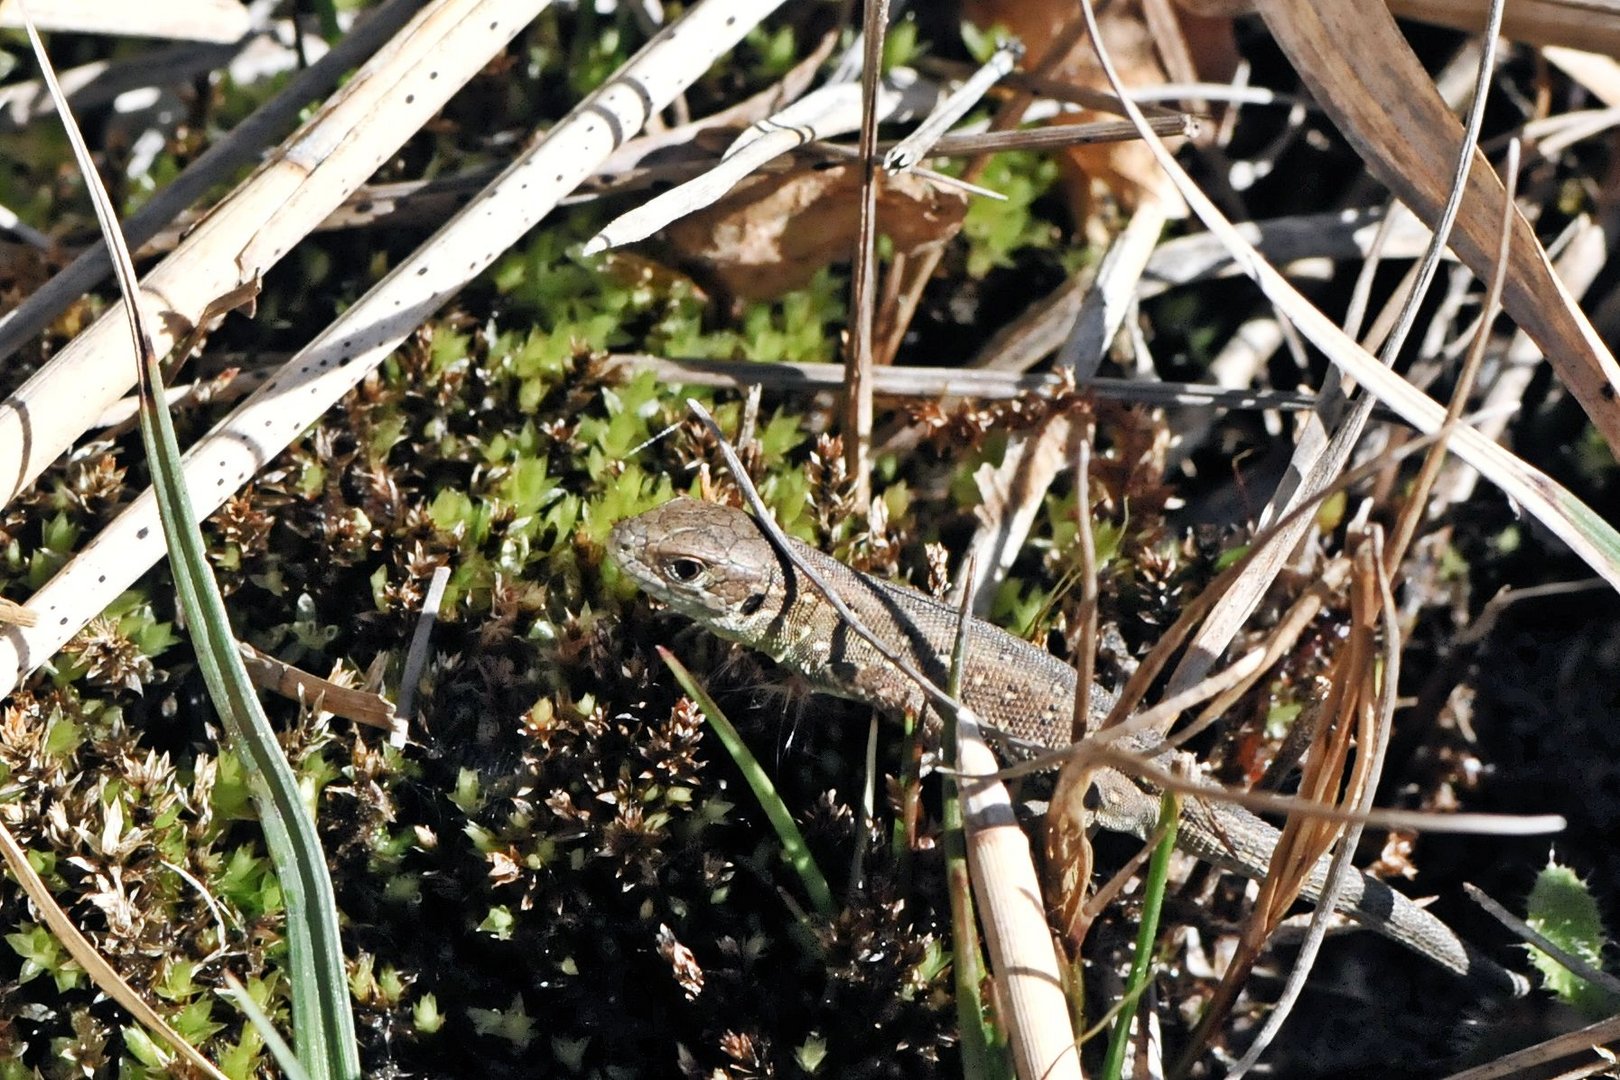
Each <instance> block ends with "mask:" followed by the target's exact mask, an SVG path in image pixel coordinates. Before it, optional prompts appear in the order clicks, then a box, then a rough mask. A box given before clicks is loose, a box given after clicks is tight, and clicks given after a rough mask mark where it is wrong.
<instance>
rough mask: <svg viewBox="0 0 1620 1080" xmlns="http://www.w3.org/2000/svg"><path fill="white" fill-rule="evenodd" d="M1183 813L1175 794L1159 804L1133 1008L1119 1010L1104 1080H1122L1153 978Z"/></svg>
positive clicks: (1131, 985) (1131, 982)
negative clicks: (1139, 1005)
mask: <svg viewBox="0 0 1620 1080" xmlns="http://www.w3.org/2000/svg"><path fill="white" fill-rule="evenodd" d="M1180 816H1181V811H1180V808H1179V806H1178V805H1177V799H1176V796H1175V793H1174V792H1169V791H1167V792H1165V793H1164V797H1163V798H1162V799H1161V800H1160V802H1159V828H1158V831H1160V832H1162V833H1163V834H1164V835H1163V836H1162V837H1161V838H1160V840H1159V844H1158V846H1157V847H1155V848H1154V849H1153V858H1152V859H1150V860H1149V861H1148V873H1147V880H1146V882H1144V884H1143V890H1142V924H1141V925H1140V926H1139V927H1137V930H1136V956H1135V957H1134V958H1132V960H1131V973H1130V976H1129V977H1128V978H1127V979H1126V981H1125V995H1124V997H1125V1000H1126V1001H1129V1002H1131V1003H1132V1004H1133V1007H1132V1008H1128V1009H1122V1010H1120V1014H1119V1016H1118V1017H1116V1018H1115V1020H1114V1030H1113V1031H1112V1033H1110V1035H1109V1037H1108V1053H1107V1055H1106V1056H1105V1057H1104V1058H1103V1067H1102V1071H1101V1072H1100V1073H1099V1074H1098V1075H1099V1076H1101V1077H1103V1080H1119V1077H1120V1076H1121V1074H1122V1073H1123V1071H1124V1067H1125V1050H1126V1048H1127V1047H1128V1046H1129V1045H1130V1040H1131V1021H1132V1020H1133V1019H1135V1017H1136V1009H1135V1007H1134V1003H1135V1002H1136V1000H1137V998H1138V997H1140V996H1141V994H1142V991H1143V990H1144V989H1145V988H1146V987H1147V983H1148V980H1149V979H1150V978H1152V977H1153V943H1154V941H1155V939H1157V938H1158V936H1159V914H1160V912H1162V911H1163V909H1164V890H1165V886H1166V885H1167V884H1168V883H1169V880H1170V853H1171V852H1172V851H1174V850H1175V848H1176V824H1177V822H1178V821H1179V820H1180Z"/></svg>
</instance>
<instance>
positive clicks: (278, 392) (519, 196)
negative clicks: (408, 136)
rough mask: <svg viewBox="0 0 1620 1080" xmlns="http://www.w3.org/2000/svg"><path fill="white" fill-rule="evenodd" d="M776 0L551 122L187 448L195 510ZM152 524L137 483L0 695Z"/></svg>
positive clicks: (73, 566)
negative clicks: (474, 194)
mask: <svg viewBox="0 0 1620 1080" xmlns="http://www.w3.org/2000/svg"><path fill="white" fill-rule="evenodd" d="M781 2H782V0H707V2H706V3H703V4H702V5H700V6H698V7H695V8H693V9H692V10H691V11H689V12H688V13H687V14H686V15H685V17H683V18H682V19H681V20H680V21H679V22H677V23H674V24H673V25H671V26H670V27H669V28H668V29H667V30H665V31H663V32H662V33H661V34H659V35H658V37H656V38H654V39H653V40H652V41H651V42H649V43H648V45H647V46H646V47H645V48H644V49H643V50H642V51H641V52H640V53H639V54H637V56H636V57H635V58H634V59H632V60H631V61H630V62H629V63H628V64H627V65H626V66H625V67H624V68H622V69H620V71H619V73H618V74H617V75H615V76H614V77H613V78H612V79H610V80H609V81H608V82H606V83H605V84H603V85H602V86H601V87H599V88H598V89H597V90H596V91H595V92H593V93H592V94H591V95H590V96H589V97H587V98H585V100H584V101H582V102H581V103H580V104H579V105H578V106H577V107H576V108H575V109H574V111H573V112H571V113H569V114H568V116H567V117H566V118H564V119H563V120H562V121H560V122H559V123H557V124H556V125H554V126H553V127H552V128H551V129H550V131H549V132H548V133H547V135H546V137H545V139H544V140H543V141H541V142H540V143H538V144H537V145H535V146H534V147H533V148H531V149H530V150H529V151H527V152H526V153H525V154H524V155H523V156H521V157H520V158H518V159H517V160H516V161H515V162H513V164H512V165H511V166H510V167H508V168H507V169H506V170H505V171H504V172H502V173H501V175H500V176H498V177H497V178H496V179H495V180H494V181H493V182H492V183H491V184H490V185H489V187H487V188H485V189H484V191H483V193H482V194H480V195H479V196H478V197H477V198H475V199H473V201H472V202H470V203H468V204H467V205H466V206H465V207H463V208H462V209H461V211H460V212H459V213H457V214H456V215H455V216H454V217H453V218H451V219H450V220H449V221H448V222H446V223H445V225H444V226H443V227H442V228H441V229H440V230H439V231H438V232H437V233H435V234H434V236H433V237H432V238H430V239H429V240H428V241H427V242H426V243H424V244H423V245H422V246H421V247H420V248H419V249H417V251H416V252H415V253H413V254H412V255H411V256H410V258H408V259H406V260H405V261H404V262H402V263H401V264H400V265H399V266H398V267H396V268H395V269H394V270H393V271H392V272H391V273H389V275H388V276H387V277H385V278H384V279H383V280H382V281H380V282H378V283H377V285H375V286H374V287H373V288H372V289H371V291H370V292H368V293H367V294H366V295H365V296H363V297H361V298H360V300H359V301H357V302H356V303H355V304H354V306H353V307H351V308H349V309H348V310H347V311H345V312H344V313H343V315H342V316H340V317H339V318H338V320H337V321H336V322H334V323H332V325H330V326H329V327H327V328H326V330H324V331H323V332H322V333H321V334H320V335H319V336H318V337H317V338H316V339H315V340H314V341H313V342H311V343H310V344H309V345H308V346H306V347H305V348H304V349H303V350H302V351H300V352H299V353H298V354H297V355H296V356H294V357H293V358H292V359H291V360H289V361H288V362H287V364H286V365H285V366H284V367H283V368H282V369H281V371H280V372H278V373H277V374H276V376H275V377H274V378H272V379H271V380H270V381H269V382H267V383H266V384H265V385H264V386H262V387H260V388H259V389H258V390H257V391H256V392H255V393H254V394H253V395H252V396H251V397H249V398H248V399H247V400H245V401H244V402H242V404H241V405H239V406H238V407H237V408H236V410H235V411H234V412H232V413H231V415H230V416H228V417H226V418H225V419H224V420H223V421H221V422H220V424H219V425H218V426H216V427H215V428H214V430H213V431H212V432H210V433H209V434H208V435H206V436H204V437H203V438H202V439H201V440H200V441H199V442H198V443H197V445H196V446H194V447H193V448H192V449H191V451H190V452H189V453H187V455H186V463H185V464H186V483H187V486H188V487H189V488H190V490H191V501H192V504H193V505H194V506H195V507H196V509H197V513H198V514H199V515H206V514H209V513H212V512H213V511H214V510H215V509H216V508H218V507H219V506H220V504H221V503H223V502H224V501H225V500H226V499H227V498H229V497H230V495H231V494H232V493H234V492H235V491H236V490H237V489H238V488H240V487H241V486H242V485H243V484H245V483H247V481H248V479H249V478H251V477H252V476H253V475H254V473H256V472H258V470H259V469H260V468H262V467H263V466H264V465H265V463H266V462H268V461H269V460H270V459H271V458H273V457H274V456H275V455H276V454H277V453H279V452H280V451H281V450H282V449H283V448H284V447H286V446H287V444H288V443H290V442H292V440H293V439H295V438H297V437H298V436H299V435H301V434H302V433H303V431H304V430H305V429H306V428H307V427H308V426H309V425H310V424H311V423H312V422H313V421H314V420H315V419H316V418H317V417H318V416H320V414H321V413H322V412H324V411H325V410H326V409H328V408H330V407H331V406H332V405H333V404H335V403H336V402H337V400H338V399H339V398H340V397H342V396H343V395H344V394H345V393H347V392H348V391H349V390H350V389H351V388H352V387H354V386H355V384H357V383H358V382H359V381H360V380H361V379H363V378H364V377H365V376H366V374H367V373H369V372H370V371H372V370H373V369H374V368H375V367H376V366H377V365H378V364H380V363H381V362H382V361H383V359H384V358H386V357H387V356H388V354H389V353H390V352H392V351H393V350H394V348H395V347H396V346H397V345H398V344H399V343H400V342H401V341H403V340H404V339H405V337H406V336H407V335H409V334H410V333H411V332H412V331H413V330H415V329H416V327H417V326H419V325H421V323H422V322H423V321H424V320H425V319H427V318H428V316H430V315H431V314H433V312H434V311H436V310H438V308H439V307H440V306H442V305H443V304H444V302H445V301H446V300H447V299H449V298H450V297H451V296H453V295H455V294H456V292H458V291H459V290H460V289H461V288H462V286H464V285H465V284H466V283H467V282H468V281H470V280H472V278H474V277H475V276H477V275H478V273H479V272H480V271H482V270H483V269H484V268H485V267H487V266H488V265H489V264H490V263H492V262H493V261H494V260H495V258H496V257H497V256H498V255H500V254H501V252H502V251H504V250H505V249H506V247H507V245H509V244H511V243H512V242H513V241H515V240H516V239H517V238H518V237H520V236H522V235H523V234H524V233H525V232H527V231H528V230H529V229H531V228H533V227H534V225H535V224H536V223H538V222H539V221H540V219H541V218H543V217H545V216H546V214H548V213H549V212H550V211H551V210H552V208H553V207H555V206H556V204H557V202H558V201H559V200H561V199H562V197H563V196H565V195H567V194H568V193H569V192H570V191H572V190H573V189H574V188H575V187H576V186H578V185H579V184H580V183H581V182H582V181H583V180H584V179H585V178H586V177H587V176H589V175H591V173H592V172H594V171H595V170H596V168H597V167H598V166H599V164H600V163H601V162H602V161H603V160H604V159H606V157H607V156H608V155H609V154H610V153H612V152H613V150H614V149H616V148H617V147H618V145H619V144H621V143H622V142H623V141H624V140H625V139H627V138H629V136H630V135H631V134H632V133H634V132H635V131H636V130H637V129H639V128H640V127H641V126H642V124H644V123H645V122H646V119H647V116H648V114H649V110H650V111H652V112H656V111H657V110H658V109H661V108H663V107H664V105H666V104H668V102H669V101H670V100H671V99H672V98H673V97H674V96H675V94H677V93H679V92H680V91H681V90H684V89H685V88H686V87H687V86H689V85H691V84H692V83H693V82H694V81H696V80H697V79H698V78H699V77H700V76H701V75H702V74H703V73H704V72H705V71H707V70H708V69H709V67H710V65H712V64H713V63H714V62H715V61H716V60H717V59H719V58H720V57H721V56H723V55H724V54H725V53H726V52H727V51H729V50H730V49H731V48H732V47H733V46H734V45H735V44H736V42H737V41H738V40H739V39H740V38H741V37H742V35H744V34H746V33H747V32H748V31H749V30H750V29H751V28H752V27H753V26H755V25H756V24H757V23H758V22H759V21H760V20H762V19H764V18H765V16H767V15H769V14H770V13H771V12H772V11H774V10H775V9H776V8H777V7H778V6H779V5H780V4H781ZM162 533H163V530H162V529H161V528H160V527H159V523H158V517H157V507H156V504H155V502H154V500H153V497H152V492H151V491H150V490H147V491H145V492H143V493H142V494H141V495H140V496H139V497H137V498H136V499H135V500H134V502H132V503H131V504H130V505H129V506H128V507H127V508H126V509H125V510H124V511H123V512H122V513H121V514H119V515H118V517H116V518H115V519H114V520H113V521H112V522H111V523H110V524H109V525H108V526H107V527H106V528H105V529H104V530H102V532H101V533H100V534H98V535H97V536H96V538H95V539H94V540H92V541H90V543H89V544H88V545H86V546H85V549H84V550H83V551H81V552H80V553H79V554H78V555H77V556H75V557H74V558H73V559H72V560H71V561H70V562H69V563H68V564H67V565H66V566H64V567H63V568H62V569H61V570H60V571H58V572H57V574H56V576H55V577H53V578H52V579H51V580H50V581H48V582H46V584H45V586H44V587H43V588H41V589H40V590H39V591H38V592H37V593H35V594H34V596H33V598H32V599H31V600H30V602H29V605H28V606H29V607H30V608H31V609H32V610H34V611H35V612H37V613H38V614H39V616H40V619H39V622H40V625H39V626H36V627H32V628H28V629H24V628H19V627H10V628H6V629H5V631H4V632H0V697H4V696H5V695H6V694H9V693H10V692H11V691H12V690H13V689H15V688H16V685H17V683H18V681H19V680H20V679H21V678H22V676H24V675H26V674H27V673H28V672H30V671H32V670H34V669H35V668H37V667H38V666H39V665H40V664H42V663H44V662H45V661H46V660H48V659H50V658H51V657H52V656H53V655H55V654H56V652H57V651H58V650H60V649H61V647H62V646H63V644H65V643H66V642H67V641H68V639H70V638H71V637H72V636H73V635H74V634H75V633H77V632H78V630H79V628H80V627H81V626H83V625H84V624H85V623H87V622H89V621H90V620H91V619H92V618H94V617H95V616H96V615H97V614H99V613H100V612H101V611H102V610H103V609H104V608H105V607H106V606H107V605H108V604H109V603H110V602H111V601H112V600H113V599H115V598H116V597H117V596H118V595H119V594H120V593H121V592H123V591H124V590H125V589H127V588H129V587H130V586H131V585H133V584H134V582H135V580H136V579H137V578H138V577H139V576H140V575H141V574H143V573H144V572H145V571H146V569H147V567H149V566H151V565H152V564H153V563H154V562H156V561H157V560H158V559H159V558H161V557H162V555H163V536H162Z"/></svg>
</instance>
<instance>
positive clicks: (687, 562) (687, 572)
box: [668, 558, 703, 585]
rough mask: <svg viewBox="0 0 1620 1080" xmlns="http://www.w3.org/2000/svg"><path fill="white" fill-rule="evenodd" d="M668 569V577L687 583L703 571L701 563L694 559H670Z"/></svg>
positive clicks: (695, 578)
mask: <svg viewBox="0 0 1620 1080" xmlns="http://www.w3.org/2000/svg"><path fill="white" fill-rule="evenodd" d="M668 571H669V576H670V577H672V578H674V579H675V580H676V581H679V582H682V583H683V584H688V585H689V584H691V583H692V582H694V581H696V580H697V579H698V576H699V575H700V574H702V573H703V564H702V563H701V562H699V561H698V560H696V559H686V558H681V559H671V560H670V561H669V565H668Z"/></svg>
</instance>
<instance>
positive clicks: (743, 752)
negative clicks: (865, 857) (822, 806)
mask: <svg viewBox="0 0 1620 1080" xmlns="http://www.w3.org/2000/svg"><path fill="white" fill-rule="evenodd" d="M658 655H659V656H661V657H663V658H664V663H665V664H667V665H669V670H670V671H671V672H673V673H674V675H675V681H676V682H678V683H680V684H681V689H682V690H683V691H685V692H686V696H687V697H689V698H691V699H692V700H693V701H695V702H697V705H698V708H699V709H701V710H703V716H704V718H705V719H707V720H708V721H709V726H710V727H712V728H713V729H714V733H715V734H716V735H718V736H719V737H720V742H721V744H722V745H723V746H725V748H726V752H727V753H729V754H730V755H731V757H732V760H734V761H735V762H736V763H737V768H739V769H741V770H742V774H743V779H745V780H747V781H748V786H749V787H751V788H752V789H753V790H754V797H755V798H756V799H758V800H759V805H760V809H762V810H764V811H765V816H766V818H768V819H769V820H770V823H771V827H772V828H773V829H775V830H776V836H777V839H779V840H781V841H782V855H783V857H784V858H786V859H787V861H788V865H789V866H791V867H793V870H794V872H795V873H797V874H798V875H799V880H800V881H801V882H803V883H804V891H805V895H807V896H808V897H809V898H810V905H811V906H812V907H814V908H815V909H816V911H817V913H818V914H821V915H829V916H830V915H832V914H833V913H834V912H836V911H837V910H838V908H837V905H836V904H834V903H833V895H832V890H831V889H829V888H828V887H827V878H826V876H825V875H823V874H822V872H821V867H819V866H817V865H816V860H815V857H814V856H812V855H811V854H810V847H809V845H808V844H806V843H805V842H804V834H803V833H801V832H799V827H798V825H796V824H794V822H793V815H792V814H790V813H788V808H787V806H786V805H785V804H783V802H782V797H781V796H780V795H778V794H777V793H776V785H775V784H773V783H771V778H770V776H768V775H767V774H766V772H765V770H764V768H763V767H762V766H761V765H760V763H759V759H757V758H755V757H754V754H753V751H751V750H749V749H748V744H747V743H745V742H743V739H742V736H741V735H739V734H737V729H736V728H734V727H732V726H731V721H730V720H727V719H726V715H725V713H723V712H721V711H720V706H718V705H716V704H715V703H714V699H713V698H711V697H710V696H709V695H708V694H707V693H706V692H705V691H704V689H703V687H701V686H699V685H698V682H697V680H696V679H694V678H692V673H691V672H690V671H687V670H686V667H685V665H683V664H682V663H681V662H680V661H679V660H677V659H675V654H674V653H672V652H670V651H669V650H668V649H666V648H664V647H663V646H659V648H658Z"/></svg>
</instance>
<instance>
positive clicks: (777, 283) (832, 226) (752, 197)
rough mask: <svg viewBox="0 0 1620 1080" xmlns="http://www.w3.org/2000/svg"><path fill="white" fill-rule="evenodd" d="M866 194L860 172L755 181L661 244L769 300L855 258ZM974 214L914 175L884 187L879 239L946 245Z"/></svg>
mask: <svg viewBox="0 0 1620 1080" xmlns="http://www.w3.org/2000/svg"><path fill="white" fill-rule="evenodd" d="M860 186H861V177H860V171H859V170H858V169H856V168H854V167H852V166H848V165H835V166H833V167H831V168H815V167H809V166H806V167H801V168H795V169H793V170H791V171H789V172H787V173H778V174H769V175H761V176H754V177H750V178H749V179H747V180H745V181H743V182H742V183H741V184H739V185H737V188H736V189H735V190H734V191H733V192H732V193H731V194H730V195H728V196H726V197H725V198H724V199H722V200H721V201H720V202H718V203H716V204H715V205H713V206H711V207H709V208H708V209H706V210H702V211H699V212H698V213H696V214H692V215H690V216H689V217H686V218H683V219H682V220H680V221H677V222H676V223H675V224H673V225H671V226H669V228H667V229H665V230H664V233H663V235H664V238H665V240H666V241H668V242H669V243H670V244H671V245H672V246H673V247H674V248H675V250H676V252H677V257H678V258H679V259H680V260H681V261H683V262H686V263H688V264H691V265H692V268H693V269H694V270H695V271H696V272H698V273H699V275H700V276H701V277H705V278H707V279H709V280H711V281H714V282H715V283H717V284H719V285H720V286H721V287H723V288H724V289H725V290H726V291H727V292H729V293H731V295H733V296H735V297H738V298H739V299H743V300H760V299H768V298H770V297H775V296H780V295H781V294H782V293H784V292H787V291H788V290H790V289H796V288H799V287H801V286H803V285H804V284H805V283H806V282H808V281H809V280H810V278H811V277H812V276H813V275H814V274H815V272H816V271H817V270H819V269H821V268H822V267H824V266H826V265H828V264H829V263H834V262H840V261H843V260H847V259H848V258H849V257H850V252H851V251H853V250H854V244H855V232H856V217H857V215H856V209H857V207H858V205H859V200H860ZM966 213H967V198H966V196H964V195H963V194H962V193H960V192H958V191H953V190H947V189H945V188H941V187H938V186H936V185H935V184H933V183H931V182H930V181H928V180H926V179H924V178H922V177H919V176H914V175H911V174H909V173H908V174H902V175H901V176H898V177H893V178H889V179H886V180H885V181H884V182H883V183H882V184H881V185H880V187H879V191H878V202H877V221H878V232H879V233H881V234H882V235H884V236H887V237H888V238H889V241H890V243H892V244H893V245H894V250H895V252H896V254H904V255H913V254H918V253H921V252H923V251H926V250H928V249H931V248H936V247H940V246H942V245H944V244H945V243H946V242H947V241H949V240H950V239H951V238H952V237H953V236H955V235H956V233H957V230H958V229H960V228H961V226H962V218H963V217H964V216H965V215H966Z"/></svg>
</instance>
